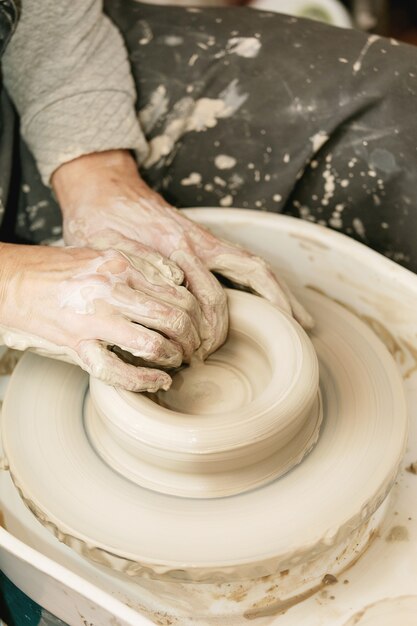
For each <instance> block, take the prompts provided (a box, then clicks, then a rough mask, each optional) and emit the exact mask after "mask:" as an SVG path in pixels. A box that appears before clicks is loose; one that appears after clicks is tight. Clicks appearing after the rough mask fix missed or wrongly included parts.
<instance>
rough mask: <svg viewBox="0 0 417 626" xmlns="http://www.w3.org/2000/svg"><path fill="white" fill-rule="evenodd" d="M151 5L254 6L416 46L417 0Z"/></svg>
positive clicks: (217, 0) (172, 0) (160, 0)
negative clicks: (392, 38)
mask: <svg viewBox="0 0 417 626" xmlns="http://www.w3.org/2000/svg"><path fill="white" fill-rule="evenodd" d="M143 1H145V2H148V3H150V4H178V5H190V6H222V5H237V6H243V5H246V6H251V7H254V8H257V9H260V10H262V9H263V10H268V11H277V12H280V13H288V14H290V15H296V16H299V17H308V18H311V19H316V20H320V21H323V22H328V23H330V24H334V25H335V26H342V27H352V28H358V29H360V30H364V31H367V32H370V33H377V34H379V35H385V36H388V37H395V38H397V39H399V40H401V41H405V42H408V43H411V44H414V45H417V0H143Z"/></svg>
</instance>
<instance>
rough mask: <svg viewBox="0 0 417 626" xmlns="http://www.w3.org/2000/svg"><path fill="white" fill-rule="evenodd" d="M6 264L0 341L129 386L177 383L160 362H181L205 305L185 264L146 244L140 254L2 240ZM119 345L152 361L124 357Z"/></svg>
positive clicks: (1, 264)
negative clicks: (191, 286)
mask: <svg viewBox="0 0 417 626" xmlns="http://www.w3.org/2000/svg"><path fill="white" fill-rule="evenodd" d="M138 252H139V251H138ZM0 268H1V269H0V341H2V342H3V343H4V344H5V345H7V346H9V347H12V348H16V349H22V350H24V349H26V348H29V349H32V350H33V351H36V352H39V353H41V354H45V355H47V356H52V357H55V358H58V359H62V360H65V361H70V362H73V363H76V364H77V365H80V366H81V367H82V368H83V369H84V370H86V371H87V372H88V373H89V374H91V375H92V376H94V377H96V378H100V379H101V380H103V381H105V382H107V383H108V384H112V385H115V386H118V387H123V388H125V389H129V390H131V391H157V390H158V389H161V388H162V389H168V388H169V386H170V384H171V378H170V376H169V374H167V373H166V372H164V371H161V370H159V369H157V367H158V366H160V367H164V368H172V367H177V366H179V365H180V364H181V363H182V361H183V360H185V361H187V360H189V359H190V357H191V355H192V354H193V352H194V351H195V350H196V349H197V348H198V346H199V344H200V338H199V335H198V330H197V329H198V327H199V315H200V309H199V306H198V304H197V302H196V300H195V298H194V297H193V296H192V295H191V293H190V292H189V291H188V290H187V289H186V288H185V287H182V286H181V283H182V281H183V273H182V271H181V270H180V269H179V268H178V267H177V266H176V265H175V264H174V263H173V262H172V261H168V260H167V259H165V258H164V257H162V256H161V255H160V254H158V253H157V252H154V251H152V250H150V249H149V248H147V247H146V246H143V249H142V250H141V253H140V254H137V255H135V256H134V255H127V254H124V253H122V252H119V251H116V250H106V251H98V250H92V249H89V248H53V247H45V246H22V245H12V244H3V245H1V247H0ZM113 346H117V347H119V348H120V349H121V350H123V351H126V352H129V353H130V354H132V355H134V356H135V357H140V358H141V359H143V360H145V361H147V362H149V363H150V367H136V366H134V365H130V364H128V363H125V362H124V361H122V360H121V359H120V358H118V356H117V355H116V354H115V353H114V352H113V351H111V350H109V348H111V347H113ZM152 365H156V367H152Z"/></svg>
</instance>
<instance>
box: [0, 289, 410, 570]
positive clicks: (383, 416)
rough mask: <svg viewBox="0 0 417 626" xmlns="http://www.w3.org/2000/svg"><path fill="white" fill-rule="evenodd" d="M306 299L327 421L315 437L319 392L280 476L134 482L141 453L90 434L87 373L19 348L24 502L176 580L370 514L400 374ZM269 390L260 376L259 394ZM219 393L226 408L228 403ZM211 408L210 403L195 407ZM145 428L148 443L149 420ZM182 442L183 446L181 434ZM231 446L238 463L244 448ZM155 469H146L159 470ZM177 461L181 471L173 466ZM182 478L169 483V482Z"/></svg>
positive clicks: (14, 402)
mask: <svg viewBox="0 0 417 626" xmlns="http://www.w3.org/2000/svg"><path fill="white" fill-rule="evenodd" d="M303 302H304V303H305V305H306V306H307V307H308V309H309V310H310V312H311V313H312V315H313V316H314V318H315V320H316V327H315V329H314V331H313V333H312V334H311V339H312V342H313V345H314V348H315V351H316V354H317V357H318V364H319V379H320V394H321V398H322V406H323V421H322V424H321V427H320V433H319V436H318V440H317V442H316V443H315V445H313V443H314V442H315V438H316V435H315V434H314V433H317V425H319V421H320V420H319V417H318V415H319V413H318V406H317V403H316V404H315V402H316V400H314V399H313V400H312V399H311V398H309V402H307V403H306V404H305V407H304V409H305V410H304V409H303V410H301V412H300V415H303V416H304V417H303V420H301V422H302V424H301V426H302V427H301V426H299V427H297V428H298V430H297V431H296V433H295V435H294V436H298V434H299V433H300V432H301V433H304V435H305V439H304V440H303V443H302V446H301V448H302V449H303V450H304V452H302V453H301V448H300V447H299V446H298V447H297V448H296V452H295V456H296V457H297V454H298V458H297V459H296V460H297V463H298V461H299V460H300V458H302V456H303V454H305V455H304V458H303V460H302V461H301V462H300V463H298V464H295V465H294V463H293V467H292V469H291V470H290V471H287V470H288V466H286V467H284V466H285V459H284V460H283V459H282V458H281V457H280V456H279V453H278V452H274V454H277V455H278V456H277V457H276V458H277V462H278V464H279V465H280V467H281V469H282V468H284V469H283V470H282V471H281V472H278V474H281V475H280V476H279V475H278V478H277V477H275V478H273V477H272V478H271V476H274V475H276V474H273V472H272V474H271V475H270V476H269V478H268V477H267V476H266V475H264V476H263V481H264V484H262V486H259V487H257V488H251V489H249V490H245V491H244V492H241V493H235V494H234V495H230V496H227V497H216V498H213V497H211V498H204V497H183V496H178V495H175V496H174V495H169V494H167V493H162V492H161V491H160V490H159V491H158V490H156V489H152V488H149V485H148V486H144V485H143V484H140V483H141V482H142V477H141V469H140V467H139V466H138V465H135V468H136V469H134V470H132V472H133V474H134V476H130V477H129V478H126V476H123V475H122V472H123V471H124V469H123V468H120V467H119V468H118V467H114V466H112V463H111V462H110V463H108V462H107V461H106V460H105V456H106V450H107V452H108V453H109V454H110V455H111V452H112V450H113V451H114V449H109V448H108V447H107V444H106V441H107V439H106V436H105V434H103V433H104V431H103V430H101V431H100V432H101V434H102V436H101V439H100V437H98V438H96V439H95V445H93V443H91V442H90V439H89V437H91V438H92V439H91V441H94V437H95V435H94V432H93V431H94V423H95V424H96V427H97V424H99V421H97V420H96V421H94V418H93V419H92V421H91V420H90V418H89V417H88V415H89V409H88V407H89V406H90V399H89V392H88V378H87V376H86V375H85V373H84V372H82V371H81V370H80V369H78V368H77V367H75V366H71V365H67V364H65V363H59V362H56V361H53V360H50V359H46V358H42V357H38V356H35V355H32V354H26V355H25V356H24V357H23V359H22V360H21V362H20V363H19V365H18V367H17V369H16V370H15V373H14V375H13V377H12V380H11V383H10V387H9V390H8V394H7V397H6V400H5V404H4V408H3V416H2V436H3V445H4V449H5V453H6V456H7V459H8V462H9V465H10V472H11V475H12V477H13V480H14V482H15V484H16V486H17V487H18V489H19V491H20V493H21V495H22V497H23V498H24V500H25V502H26V503H27V504H28V506H29V507H30V508H31V509H32V511H33V512H34V513H35V515H37V517H38V518H39V519H40V521H41V522H43V523H44V524H46V525H47V526H48V527H50V528H51V529H52V530H53V531H54V532H55V533H56V535H57V536H58V538H59V539H60V540H61V541H65V543H67V544H68V545H70V546H72V547H74V548H76V549H78V550H79V551H80V552H81V553H82V554H83V555H84V556H89V557H90V558H92V559H93V560H96V561H98V562H102V563H104V564H108V565H111V566H112V567H114V568H115V569H119V570H123V571H126V572H128V573H132V572H133V573H135V572H136V573H139V572H140V571H142V570H147V571H148V573H150V574H152V572H153V573H155V574H157V575H164V574H169V575H172V576H173V577H174V578H176V579H177V580H178V579H181V578H183V579H187V578H194V579H196V580H208V579H210V576H211V575H212V573H213V572H222V571H223V572H225V571H227V572H229V573H230V572H231V571H233V570H234V569H235V568H236V569H239V572H240V575H245V576H256V575H258V573H259V572H260V571H262V574H261V575H263V574H264V573H265V572H266V573H267V572H268V568H269V569H270V570H271V572H272V571H273V569H274V567H276V563H277V562H280V563H282V562H285V561H286V560H287V561H288V560H290V559H294V558H295V559H296V560H298V561H301V560H303V559H305V558H308V557H309V555H310V556H311V555H314V554H317V553H318V552H320V550H321V549H325V546H329V545H332V544H334V543H336V542H337V543H338V542H340V541H342V540H343V539H344V538H346V537H347V536H348V535H349V534H350V533H351V532H352V531H353V530H354V529H356V528H358V527H359V526H360V524H362V523H363V522H364V521H365V520H366V519H368V518H369V517H370V515H372V513H373V512H374V511H375V510H376V509H377V507H378V506H379V505H380V504H381V502H382V501H383V499H384V498H385V496H386V494H387V493H388V491H389V489H390V487H391V486H392V483H393V481H394V479H395V475H396V472H397V470H398V465H399V462H400V460H401V458H402V454H403V451H404V446H405V441H406V434H407V417H406V407H405V401H404V395H403V389H402V381H401V379H400V377H399V374H398V372H397V368H396V366H395V363H394V361H393V360H392V358H391V356H390V354H389V353H388V351H387V350H386V348H385V347H384V346H383V345H382V344H381V342H380V341H379V340H378V339H377V338H376V337H375V335H374V334H373V333H372V332H371V331H370V330H369V329H368V327H367V326H366V325H365V324H363V323H362V322H361V321H360V320H358V319H357V318H356V317H355V316H353V315H352V314H351V313H349V312H348V311H347V310H345V309H344V308H342V307H341V306H339V305H337V304H336V303H334V302H332V301H330V300H329V299H327V298H325V297H323V296H321V295H319V294H316V293H313V292H305V293H304V294H303ZM271 337H273V335H272V334H271ZM271 341H272V340H271ZM293 371H298V370H297V368H295V369H294V370H293ZM311 372H313V373H312V374H311ZM284 374H285V368H283V376H284ZM310 374H311V375H312V376H313V377H314V367H312V369H311V370H310ZM230 376H231V377H232V379H234V380H235V382H236V384H237V385H238V386H240V387H241V388H242V393H249V394H250V393H251V391H250V390H248V389H247V381H246V382H245V380H244V377H243V378H242V375H241V372H240V373H239V372H234V373H233V372H232V373H231V374H230ZM269 382H270V381H269ZM276 384H277V385H278V386H279V384H280V382H279V379H277V383H276ZM245 389H246V391H245ZM268 389H270V386H269V384H267V385H266V387H265V388H264V390H263V392H264V393H265V394H266V396H265V397H267V390H268ZM110 391H111V390H110ZM111 393H114V391H111ZM268 393H269V392H268ZM174 395H175V394H174ZM284 396H285V394H284ZM284 396H283V397H284ZM306 397H307V396H306ZM147 401H149V402H150V401H151V400H149V399H147ZM176 401H177V400H176V399H175V397H174V399H172V398H171V402H174V404H175V402H176ZM224 401H225V402H226V407H225V410H229V409H230V410H231V411H232V412H233V410H236V407H235V408H234V407H229V406H227V402H228V399H227V397H225V399H224ZM268 402H269V400H268ZM306 407H307V408H306ZM176 408H178V407H172V408H171V410H176ZM243 408H244V407H243ZM243 408H242V407H241V410H242V411H243ZM303 411H304V412H303ZM237 415H238V414H237ZM90 417H91V415H90ZM96 417H97V416H96ZM211 417H212V416H211V415H210V410H208V414H206V415H205V416H204V419H206V420H210V419H211ZM235 417H236V415H235ZM200 419H203V418H200ZM86 423H87V426H86ZM305 425H307V426H308V427H311V431H310V434H308V433H307V434H306V432H307V431H308V428H307V426H305ZM116 426H120V423H118V424H116ZM148 426H149V423H148ZM87 428H88V429H89V435H88V434H87ZM306 428H307V431H306ZM237 430H238V427H237V426H236V425H234V426H233V428H232V429H231V430H229V431H227V433H228V434H227V436H228V437H230V442H232V443H233V442H239V437H238V434H239V433H235V435H236V437H235V435H234V433H233V431H237ZM254 432H256V431H254ZM265 432H266V431H265ZM147 433H148V435H149V437H148V440H147V442H146V444H147V446H148V450H149V446H150V445H151V441H150V439H149V438H150V437H151V436H152V432H151V431H147ZM264 434H265V433H264ZM130 436H131V433H130V434H129V437H130ZM122 439H123V437H119V445H121V442H122ZM278 439H279V437H278ZM278 439H277V440H278ZM112 440H113V439H112ZM181 441H182V443H184V441H185V440H181ZM265 441H268V438H266V439H265ZM309 441H310V443H311V442H312V443H311V445H309V443H308V442H309ZM128 443H129V441H127V444H128ZM127 444H126V445H127ZM166 445H167V446H168V447H169V438H168V439H167V442H166ZM233 445H234V444H233ZM311 446H313V447H312V448H311ZM122 447H123V446H122ZM232 447H233V446H232ZM306 447H307V448H308V450H307V452H306ZM310 448H311V449H310ZM171 449H172V450H174V451H175V449H176V448H175V446H172V448H171ZM180 450H182V452H184V450H185V452H187V449H186V446H185V447H184V446H183V448H181V446H180ZM282 450H285V446H284V447H283V448H282V447H281V451H282ZM188 452H189V450H188ZM237 458H238V466H239V467H240V466H241V463H242V458H244V455H243V456H242V455H241V456H239V455H237ZM264 458H267V459H268V458H269V457H268V456H266V457H265V456H264ZM116 460H117V459H116ZM182 460H183V459H182V457H178V458H177V459H176V461H175V459H174V461H175V462H178V463H179V464H181V462H182ZM154 461H155V459H152V458H151V459H149V462H150V464H151V465H152V464H154ZM114 462H115V460H114V459H113V465H114ZM272 465H273V464H272ZM129 467H133V466H132V465H129ZM248 467H250V465H249V466H248ZM160 469H161V472H160V473H159V474H158V476H157V479H156V480H157V482H159V483H161V482H162V483H163V481H164V476H165V474H164V472H163V468H162V466H160ZM269 469H271V468H269ZM284 470H285V472H286V473H285V472H284ZM175 471H176V472H177V474H178V475H180V474H181V466H180V465H179V467H176V468H175ZM245 471H246V470H245ZM209 474H210V473H209ZM200 487H201V485H200ZM248 487H250V481H249V483H248V484H247V485H246V487H245V488H248ZM178 488H179V483H178V482H177V483H176V484H175V485H174V492H175V490H176V489H178ZM260 566H262V567H261V568H260ZM262 568H263V569H262ZM185 570H187V572H185Z"/></svg>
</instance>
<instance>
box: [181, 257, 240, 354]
mask: <svg viewBox="0 0 417 626" xmlns="http://www.w3.org/2000/svg"><path fill="white" fill-rule="evenodd" d="M171 257H172V258H173V259H174V261H175V262H176V263H177V264H178V265H179V266H180V267H181V269H182V270H183V272H184V274H185V278H186V281H187V283H186V284H187V288H188V289H189V290H190V291H191V293H192V294H193V295H194V296H195V297H196V299H197V301H198V303H199V305H200V308H201V312H202V317H201V323H200V329H199V332H200V337H201V347H200V350H199V352H200V354H201V356H203V358H204V357H205V356H207V355H208V354H210V353H211V352H214V350H216V349H217V348H218V347H219V346H221V345H222V343H223V342H224V341H225V340H226V336H227V331H228V326H229V317H228V311H227V296H226V292H225V290H224V289H223V287H222V286H221V285H220V283H219V282H218V280H217V279H216V278H215V276H213V274H212V273H211V272H210V271H209V270H208V269H207V268H206V267H205V266H204V264H203V263H202V262H201V260H200V259H199V258H198V257H196V256H194V255H193V254H192V253H190V252H187V251H184V250H176V251H175V252H173V254H172V255H171Z"/></svg>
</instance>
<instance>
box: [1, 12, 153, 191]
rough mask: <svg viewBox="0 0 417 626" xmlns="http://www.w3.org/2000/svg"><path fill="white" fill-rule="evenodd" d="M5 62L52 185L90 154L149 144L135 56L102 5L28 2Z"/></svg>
mask: <svg viewBox="0 0 417 626" xmlns="http://www.w3.org/2000/svg"><path fill="white" fill-rule="evenodd" d="M21 4H22V6H21V16H20V20H19V23H18V25H17V28H16V31H15V33H14V35H13V36H12V38H11V40H10V43H9V45H8V47H7V48H6V51H5V54H4V56H3V60H2V66H3V78H4V82H5V86H6V88H7V91H8V93H9V95H10V96H11V98H12V100H13V101H14V103H15V106H16V108H17V110H18V112H19V115H20V118H21V133H22V135H23V138H24V139H25V141H26V142H27V144H28V146H29V148H30V149H31V151H32V153H33V155H34V156H35V159H36V162H37V165H38V168H39V170H40V173H41V176H42V180H43V181H44V183H45V184H47V185H48V184H49V181H50V178H51V175H52V173H53V172H54V170H55V169H56V168H58V167H59V166H60V165H61V164H63V163H65V162H67V161H70V160H72V159H74V158H76V157H78V156H81V155H83V154H89V153H92V152H102V151H104V150H111V149H132V150H134V151H135V152H136V154H137V157H138V159H139V160H142V159H143V158H144V157H145V156H146V153H147V144H146V140H145V138H144V135H143V133H142V131H141V129H140V125H139V122H138V118H137V115H136V112H135V108H134V103H135V98H136V94H135V87H134V83H133V79H132V76H131V73H130V67H129V62H128V58H127V52H126V49H125V47H124V43H123V40H122V37H121V35H120V33H119V32H118V30H117V29H116V27H115V26H114V25H113V24H112V23H111V21H110V20H109V19H108V18H107V17H106V16H105V15H104V14H103V8H102V2H101V0H22V3H21Z"/></svg>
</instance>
